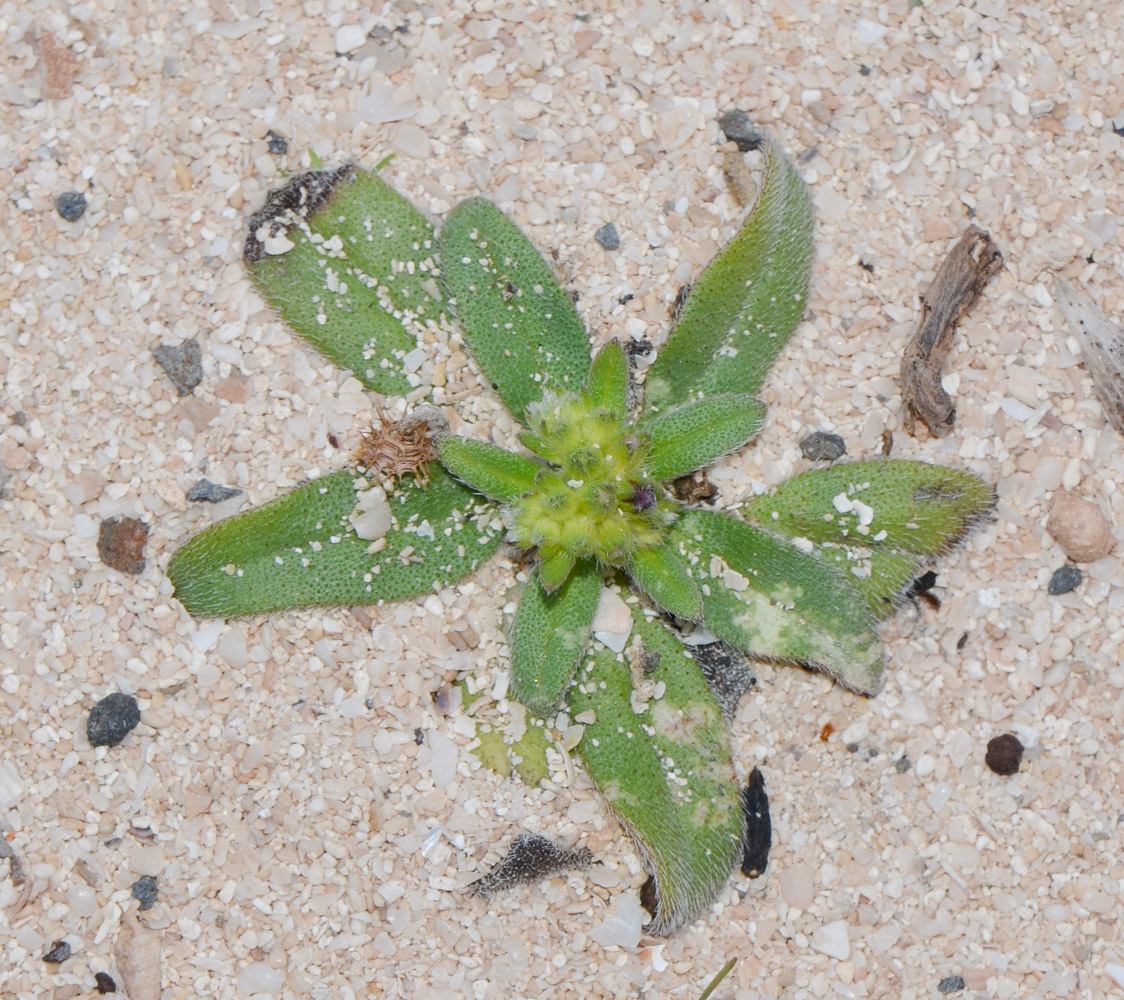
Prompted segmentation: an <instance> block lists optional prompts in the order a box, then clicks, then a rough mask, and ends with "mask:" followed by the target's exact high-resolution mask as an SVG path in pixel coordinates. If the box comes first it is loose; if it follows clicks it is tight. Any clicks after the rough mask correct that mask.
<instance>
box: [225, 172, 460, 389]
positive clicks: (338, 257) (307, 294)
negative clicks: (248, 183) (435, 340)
mask: <svg viewBox="0 0 1124 1000" xmlns="http://www.w3.org/2000/svg"><path fill="white" fill-rule="evenodd" d="M436 246H437V239H436V237H435V235H434V233H433V227H432V226H430V224H429V223H428V222H427V221H426V219H425V217H424V216H423V215H422V214H421V213H420V212H419V211H418V210H417V209H416V208H414V206H413V205H411V204H410V203H409V202H408V201H407V200H406V199H405V198H403V197H402V196H401V195H400V194H398V193H397V192H395V191H393V190H392V189H391V188H390V187H388V186H387V185H386V184H385V183H384V182H383V181H382V180H381V179H380V178H379V177H378V175H377V174H375V173H372V172H370V171H366V170H358V169H356V168H355V167H350V166H349V167H342V168H340V169H339V170H320V171H312V172H309V173H305V174H300V175H299V176H297V177H294V178H293V179H292V180H291V181H290V182H289V183H288V184H287V185H286V186H285V187H283V188H280V189H279V190H277V191H274V192H272V193H271V194H270V196H269V200H268V201H267V202H266V205H265V207H264V208H263V209H262V210H261V211H260V212H258V213H257V214H256V215H255V216H254V217H253V218H252V219H251V220H250V231H249V236H248V237H247V239H246V246H245V251H244V256H245V260H246V265H247V269H248V270H249V273H250V277H251V278H253V280H254V284H255V285H257V287H258V289H259V291H260V292H261V293H262V295H263V296H264V297H265V299H266V301H267V302H269V304H270V305H271V306H273V307H274V308H275V309H276V310H277V311H278V312H279V313H280V314H281V316H282V318H283V319H284V320H285V321H286V322H287V323H288V324H289V325H290V326H292V327H293V329H294V330H296V331H297V333H299V334H300V335H301V336H302V337H304V339H305V340H307V341H308V342H309V343H310V344H312V345H313V346H314V347H315V348H316V349H317V350H319V351H320V352H322V353H323V354H324V355H325V356H327V357H328V358H330V359H331V360H332V361H334V362H335V363H336V364H338V365H340V366H341V367H342V368H348V369H350V370H351V371H352V372H354V374H355V377H356V378H358V379H359V380H360V381H361V382H362V383H363V384H364V385H366V386H367V387H368V388H369V389H373V390H375V391H376V392H382V393H387V394H397V395H404V394H406V393H408V392H409V391H410V390H411V389H412V388H413V387H414V386H416V385H417V384H418V380H417V377H416V376H414V375H411V374H409V372H408V371H407V370H406V367H405V366H404V362H403V359H404V358H405V357H406V355H407V354H409V353H410V352H411V351H413V350H415V349H416V348H418V347H419V345H420V344H421V343H422V339H423V334H424V333H425V332H426V331H427V330H432V329H436V328H437V327H439V326H440V325H441V324H442V323H443V322H444V319H445V309H446V305H445V298H444V292H443V289H442V288H441V283H440V281H439V270H438V266H437V263H436V260H435V257H434V255H435V253H436Z"/></svg>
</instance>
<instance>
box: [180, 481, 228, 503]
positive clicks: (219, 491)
mask: <svg viewBox="0 0 1124 1000" xmlns="http://www.w3.org/2000/svg"><path fill="white" fill-rule="evenodd" d="M241 492H242V491H241V490H240V489H237V488H236V487H234V486H219V485H218V484H217V483H212V482H211V481H210V480H209V479H200V480H199V482H197V483H196V484H195V485H194V486H192V487H191V489H189V490H188V491H187V499H188V500H190V501H192V502H193V503H196V502H204V503H222V502H223V501H224V500H229V499H230V498H231V497H236V496H238V494H239V493H241Z"/></svg>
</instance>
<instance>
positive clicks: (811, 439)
mask: <svg viewBox="0 0 1124 1000" xmlns="http://www.w3.org/2000/svg"><path fill="white" fill-rule="evenodd" d="M800 451H801V452H802V453H803V455H804V457H805V458H806V459H807V460H808V461H809V462H834V461H835V460H836V459H837V458H842V457H843V456H844V455H845V454H846V453H847V445H846V443H845V442H844V441H843V439H842V438H841V437H840V436H839V435H838V434H829V433H828V432H827V431H815V432H813V433H812V434H809V435H808V436H807V437H806V438H804V440H803V441H801V442H800Z"/></svg>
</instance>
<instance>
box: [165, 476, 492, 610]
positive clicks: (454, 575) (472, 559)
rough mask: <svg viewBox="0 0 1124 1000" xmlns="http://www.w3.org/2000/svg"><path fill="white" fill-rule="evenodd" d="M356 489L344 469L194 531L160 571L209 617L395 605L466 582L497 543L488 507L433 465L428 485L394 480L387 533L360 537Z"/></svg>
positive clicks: (181, 595) (182, 599)
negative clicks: (319, 607)
mask: <svg viewBox="0 0 1124 1000" xmlns="http://www.w3.org/2000/svg"><path fill="white" fill-rule="evenodd" d="M357 483H358V486H357ZM363 485H365V481H363V480H358V479H357V476H356V473H355V472H354V471H352V470H349V469H345V470H342V471H340V472H336V473H333V474H332V475H328V476H324V477H323V478H321V479H317V480H314V481H313V482H311V483H306V484H304V485H303V486H298V487H297V488H296V489H295V490H293V491H292V492H291V493H287V494H286V495H285V496H282V497H279V498H278V499H276V500H274V501H272V502H271V503H267V504H265V505H264V506H261V507H257V508H255V509H254V510H251V511H247V512H246V513H244V514H236V515H235V516H234V517H230V518H227V519H226V520H225V521H220V522H219V523H218V524H214V525H212V526H211V527H209V528H207V529H206V530H205V531H202V532H200V533H199V534H198V535H196V536H195V537H194V538H192V539H191V541H189V542H188V543H187V544H186V545H184V546H183V547H182V548H181V549H179V551H177V552H176V554H175V555H174V556H172V559H171V561H170V562H169V564H168V576H169V578H170V579H171V581H172V583H173V584H174V585H175V588H176V597H177V598H179V600H180V602H181V603H182V604H183V605H184V607H185V608H187V610H188V611H189V612H190V613H191V614H193V615H197V616H200V617H209V618H229V617H233V616H239V615H253V614H260V613H262V612H266V611H283V610H286V609H288V608H297V607H309V606H315V605H331V606H340V605H342V606H349V605H359V604H375V603H378V602H379V601H384V600H386V601H397V600H403V599H405V598H410V597H417V596H419V595H421V594H428V593H431V592H433V591H434V590H437V589H439V588H440V587H443V586H446V585H448V584H450V583H453V582H455V581H456V580H459V579H460V578H461V577H463V576H467V575H468V574H469V573H471V572H472V571H473V570H475V569H476V568H477V567H478V566H479V565H480V564H481V563H482V562H483V561H484V560H485V559H487V558H488V557H489V556H490V555H491V554H492V553H493V552H494V551H495V549H496V547H497V546H498V545H499V543H500V541H501V540H502V539H503V535H504V526H503V523H502V521H501V520H500V517H499V512H498V511H497V510H496V508H495V505H494V504H492V503H491V502H490V501H487V500H484V499H483V498H482V497H481V496H480V495H479V494H478V493H475V492H473V491H472V490H470V489H469V488H468V487H467V486H464V485H462V484H461V483H459V482H458V481H457V480H456V479H454V478H453V477H452V476H451V475H449V473H447V472H446V471H445V470H444V469H442V468H441V467H440V466H434V467H433V468H432V469H431V473H430V478H429V485H428V486H425V487H423V486H419V485H418V484H417V483H416V482H414V481H413V479H412V477H406V478H405V479H404V480H403V481H401V482H400V483H398V484H397V486H396V488H395V490H394V491H393V492H392V493H391V494H390V496H389V497H388V498H387V501H386V502H387V504H388V507H389V510H388V511H387V517H388V518H389V523H390V528H389V530H388V531H387V532H386V534H385V535H383V536H382V537H381V538H378V539H367V538H360V537H359V535H358V534H357V533H356V529H355V525H354V523H353V520H354V519H355V517H356V516H357V514H358V513H359V512H361V511H362V509H363V508H362V507H361V506H360V503H361V500H362V490H361V489H360V487H362V486H363Z"/></svg>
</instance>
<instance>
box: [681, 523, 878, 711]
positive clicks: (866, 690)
mask: <svg viewBox="0 0 1124 1000" xmlns="http://www.w3.org/2000/svg"><path fill="white" fill-rule="evenodd" d="M671 536H672V538H673V540H674V542H675V544H676V545H677V546H678V550H679V553H680V555H681V556H682V557H683V558H684V559H686V560H687V562H688V564H689V565H690V566H691V569H692V572H693V574H694V576H695V580H696V582H697V583H698V584H699V587H700V589H701V590H702V594H703V599H702V600H703V622H704V624H705V625H706V627H707V628H709V629H710V630H711V631H712V632H713V633H714V634H715V635H717V636H718V637H719V638H720V639H725V640H726V641H727V642H729V643H730V644H732V645H734V646H737V647H738V648H739V649H743V650H745V652H746V653H748V654H749V655H751V656H757V657H762V658H765V659H777V660H793V661H796V662H797V663H802V664H805V665H806V666H809V667H814V668H816V669H817V670H824V671H826V672H827V673H829V674H831V675H832V676H833V677H835V678H836V679H837V680H839V681H841V682H842V683H843V684H844V685H845V686H847V687H849V688H852V689H853V690H855V691H859V692H861V693H863V694H873V693H874V692H875V691H876V690H877V689H878V685H879V682H880V680H881V677H882V669H883V661H882V642H881V640H880V639H879V637H878V634H877V633H876V632H875V631H874V627H873V625H874V616H873V615H872V614H871V612H870V609H869V608H868V607H867V605H866V602H865V601H864V600H863V598H862V596H861V595H860V594H859V592H858V591H857V590H856V589H855V588H854V587H853V586H852V585H851V584H850V582H849V581H848V580H847V579H846V577H845V576H844V574H843V573H841V572H840V571H839V570H838V569H836V568H835V567H834V566H831V565H828V564H827V563H825V562H823V561H822V560H820V559H818V558H816V556H814V555H808V554H806V553H804V552H802V551H800V549H798V548H796V547H795V546H794V545H792V544H791V543H790V542H789V541H788V540H787V539H784V538H780V537H777V536H775V535H771V534H768V533H767V532H764V531H761V530H760V529H758V528H754V527H752V526H751V525H749V524H746V523H745V522H744V521H740V520H738V519H736V518H734V517H731V516H730V515H729V514H722V513H718V512H716V511H705V510H689V511H687V512H686V513H684V514H683V516H682V517H681V518H680V519H679V521H678V522H677V523H676V524H675V525H674V526H673V527H672V529H671Z"/></svg>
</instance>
